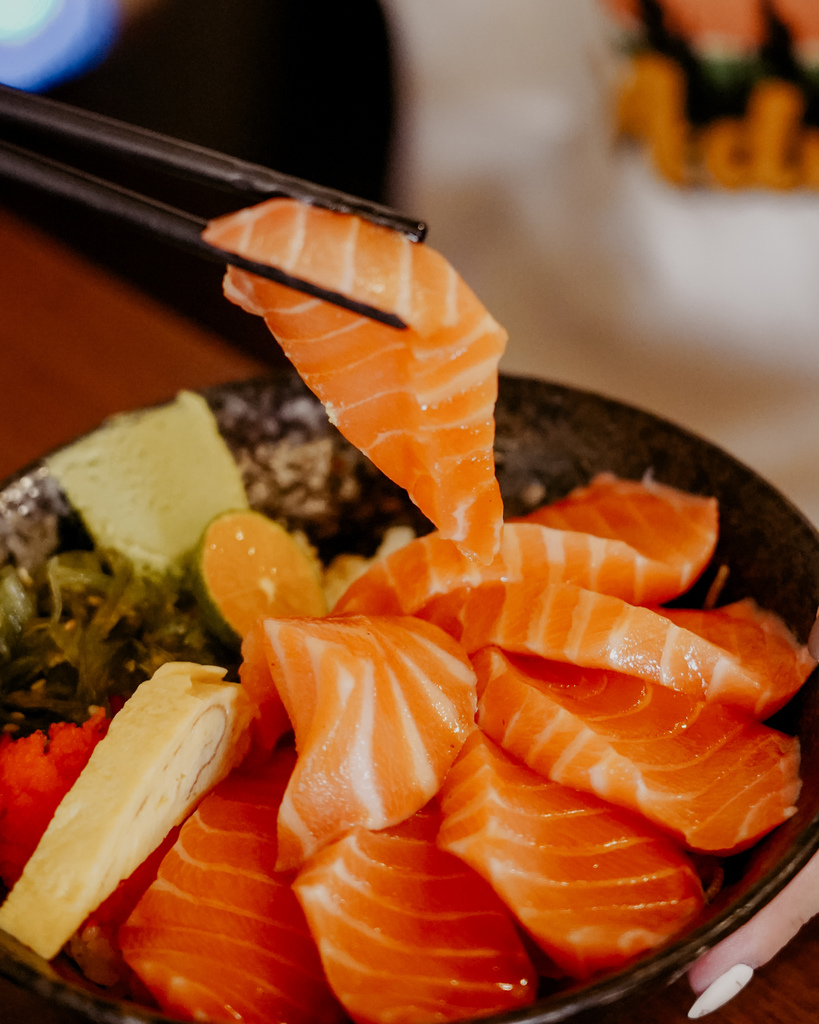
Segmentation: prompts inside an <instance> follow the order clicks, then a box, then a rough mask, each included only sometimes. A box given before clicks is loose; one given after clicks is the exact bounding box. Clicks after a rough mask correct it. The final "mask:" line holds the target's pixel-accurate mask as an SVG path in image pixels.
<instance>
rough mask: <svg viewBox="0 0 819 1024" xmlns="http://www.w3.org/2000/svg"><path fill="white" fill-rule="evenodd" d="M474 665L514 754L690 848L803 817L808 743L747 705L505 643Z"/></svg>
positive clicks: (737, 840)
mask: <svg viewBox="0 0 819 1024" xmlns="http://www.w3.org/2000/svg"><path fill="white" fill-rule="evenodd" d="M473 664H474V667H475V671H476V674H477V676H478V692H479V694H480V700H479V704H478V724H479V725H480V727H481V728H482V729H483V730H484V731H485V732H486V734H487V735H488V736H490V737H491V738H492V739H493V740H494V741H495V742H496V743H498V744H499V745H500V746H501V747H503V748H504V750H506V751H507V752H508V753H510V754H512V755H513V756H515V757H517V758H519V759H520V760H522V761H523V762H525V763H526V764H527V765H528V766H529V767H530V768H532V769H534V770H535V771H538V772H540V773H541V774H543V775H547V776H548V777H549V778H550V779H552V780H554V781H555V782H561V783H563V784H564V785H568V786H573V787H575V788H576V789H582V790H584V791H586V792H592V793H596V794H597V795H598V796H600V797H602V798H604V799H606V800H609V801H611V802H612V803H616V804H619V805H620V806H623V807H630V808H631V809H632V810H635V811H639V812H640V813H642V814H644V815H645V817H647V818H648V819H649V820H650V821H653V822H654V823H655V824H656V825H659V826H660V827H661V828H663V829H664V830H665V831H668V832H670V833H672V834H673V835H674V836H675V837H676V838H677V839H678V840H680V841H681V842H683V843H684V844H685V845H686V846H688V847H689V848H690V849H693V850H699V851H703V852H708V853H715V854H716V853H719V854H728V853H737V852H739V851H740V850H743V849H745V848H747V847H748V846H750V845H751V844H752V843H754V842H756V841H757V840H758V839H759V838H761V837H762V836H763V835H765V834H766V833H767V832H769V831H770V830H771V829H772V828H775V827H776V826H777V825H779V824H781V822H783V821H784V820H785V819H786V818H789V817H790V816H791V815H792V814H793V813H794V812H795V810H796V807H795V803H796V799H797V797H798V795H799V790H800V785H801V783H800V779H799V741H798V740H797V739H796V738H795V737H792V736H785V735H784V734H783V733H781V732H778V731H777V730H775V729H770V728H768V727H767V726H765V725H761V724H760V723H759V722H757V721H756V720H755V719H754V718H752V717H751V716H750V715H748V714H747V713H746V712H744V711H741V710H739V709H738V708H731V707H728V706H727V705H722V704H716V703H713V704H709V703H705V702H703V701H693V700H691V699H690V698H689V697H687V696H686V695H685V694H682V693H677V692H676V691H675V690H671V689H669V688H668V687H665V686H656V685H654V684H653V683H647V682H645V681H644V680H641V679H638V678H637V677H636V676H625V675H622V674H621V673H618V672H603V671H600V670H599V669H581V668H578V667H576V666H574V665H565V664H560V663H558V662H549V661H545V660H543V659H540V658H526V657H519V656H515V655H512V656H506V655H505V654H503V652H502V651H499V650H497V649H496V648H485V649H484V650H482V651H480V652H479V653H478V654H477V655H476V656H475V658H474V660H473Z"/></svg>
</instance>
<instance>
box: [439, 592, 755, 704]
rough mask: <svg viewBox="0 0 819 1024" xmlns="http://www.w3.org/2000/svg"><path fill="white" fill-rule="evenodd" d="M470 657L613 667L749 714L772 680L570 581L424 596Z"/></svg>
mask: <svg viewBox="0 0 819 1024" xmlns="http://www.w3.org/2000/svg"><path fill="white" fill-rule="evenodd" d="M419 614H420V615H422V616H423V617H424V619H427V620H428V621H430V622H435V623H437V624H438V625H439V626H441V628H442V629H445V630H446V631H447V632H448V633H449V634H450V635H451V636H453V637H455V638H456V639H457V640H459V641H460V642H461V644H462V645H463V647H464V648H465V649H466V651H467V652H468V653H469V654H474V653H475V652H476V651H478V650H480V649H481V648H482V647H489V646H494V647H500V648H501V649H502V650H505V651H509V652H511V653H514V654H531V655H536V656H537V657H540V658H548V659H551V660H553V661H563V662H569V663H572V664H576V665H582V666H584V667H585V668H601V669H614V670H615V671H619V672H623V673H625V674H626V675H635V676H639V677H640V678H641V679H645V680H647V681H648V682H653V683H658V684H661V685H663V686H670V687H671V688H672V689H674V690H680V691H681V692H682V693H687V694H688V695H689V696H690V697H692V698H693V699H694V700H709V701H711V700H717V701H721V702H722V703H725V704H735V705H737V706H738V707H743V708H745V709H746V710H748V711H751V712H756V711H757V710H758V709H759V708H762V707H766V706H768V705H769V703H770V701H771V699H772V694H773V688H774V683H775V681H774V680H772V679H771V678H770V677H769V674H768V673H767V672H766V671H759V670H756V668H755V666H745V665H743V664H742V663H741V662H740V660H739V659H738V658H737V657H736V656H735V655H733V654H732V653H730V652H729V651H726V650H724V649H723V648H721V647H719V646H717V644H714V643H712V642H711V641H709V640H706V639H704V638H703V637H701V636H698V635H697V634H696V633H693V632H692V631H691V630H688V629H684V628H683V627H682V626H678V625H676V624H675V623H674V622H672V621H671V620H670V619H669V618H667V617H666V616H665V614H660V612H658V611H655V610H653V609H651V608H644V607H639V606H635V605H631V604H629V603H628V602H627V601H622V600H621V599H620V598H617V597H611V596H609V595H608V594H597V593H594V592H593V591H591V590H586V589H585V588H583V587H577V586H575V585H574V584H571V583H558V584H551V585H547V586H541V584H540V582H539V581H538V580H531V579H526V580H522V581H513V582H508V583H505V582H490V583H486V584H483V585H481V586H478V587H473V588H472V589H469V590H464V591H459V592H453V593H452V594H446V595H443V596H441V597H439V598H435V599H434V600H432V601H430V602H429V604H428V605H427V606H426V608H424V609H422V610H421V612H419Z"/></svg>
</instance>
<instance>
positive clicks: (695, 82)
mask: <svg viewBox="0 0 819 1024" xmlns="http://www.w3.org/2000/svg"><path fill="white" fill-rule="evenodd" d="M601 3H602V5H603V7H604V8H605V9H606V12H607V14H608V16H609V20H610V22H611V25H612V44H613V46H615V47H616V48H617V49H618V51H619V52H620V53H621V54H622V55H623V58H624V59H623V67H622V74H621V77H620V81H619V85H618V92H617V106H616V121H617V129H618V133H619V135H620V136H622V137H624V138H627V139H631V140H633V141H635V142H636V143H637V144H639V145H641V146H643V147H644V148H645V150H646V152H647V154H648V155H649V158H650V159H651V162H652V164H653V166H654V168H655V170H656V172H657V173H658V174H659V175H660V176H662V177H663V178H664V179H666V180H667V181H669V182H671V183H673V184H675V185H680V186H690V185H700V186H706V187H713V188H728V189H738V188H766V189H778V190H787V189H795V188H811V189H816V188H819V3H816V0H601Z"/></svg>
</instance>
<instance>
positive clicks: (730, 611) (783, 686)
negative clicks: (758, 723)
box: [657, 597, 816, 718]
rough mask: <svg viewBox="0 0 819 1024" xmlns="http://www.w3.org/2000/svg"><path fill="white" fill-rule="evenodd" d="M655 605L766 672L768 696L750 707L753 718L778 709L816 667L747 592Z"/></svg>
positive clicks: (804, 648)
mask: <svg viewBox="0 0 819 1024" xmlns="http://www.w3.org/2000/svg"><path fill="white" fill-rule="evenodd" d="M657 611H658V612H659V613H660V614H661V615H664V616H665V617H666V618H667V619H670V620H671V622H673V623H675V624H676V625H678V626H681V627H682V628H683V629H687V630H689V631H690V632H692V633H696V634H697V636H701V637H704V639H706V640H708V641H710V642H711V643H713V644H717V645H718V646H719V647H721V648H722V649H723V650H726V651H728V652H729V653H730V654H732V655H734V656H735V657H736V658H738V659H739V661H740V662H741V663H742V664H743V665H744V666H746V667H747V668H748V669H749V670H750V671H752V672H754V673H755V674H758V675H760V676H762V675H767V676H768V677H769V680H770V685H769V689H768V694H767V697H766V699H765V700H760V702H759V704H758V706H757V707H756V708H755V712H754V713H755V714H756V716H757V718H768V717H769V716H770V715H772V714H773V713H774V712H775V711H778V710H779V708H781V707H782V706H783V705H784V704H786V703H787V702H788V701H789V700H790V699H791V697H792V696H793V695H794V694H795V693H796V692H797V690H799V688H800V687H801V686H802V684H803V683H804V682H805V680H806V679H807V678H808V676H809V675H810V674H811V672H812V671H813V670H814V669H815V668H816V660H815V659H814V658H813V657H811V654H810V652H809V651H808V648H807V645H805V644H800V643H799V642H798V640H797V639H796V637H795V636H794V635H793V633H791V631H790V630H789V629H788V627H787V626H786V625H785V623H784V622H783V621H782V619H781V618H780V617H779V616H778V615H777V614H776V613H775V612H770V611H767V610H765V609H764V608H760V607H759V605H758V604H757V603H756V602H755V601H754V600H752V599H751V598H747V597H746V598H744V599H743V600H741V601H735V602H733V604H727V605H723V606H722V607H721V608H712V609H706V610H700V609H697V608H658V609H657Z"/></svg>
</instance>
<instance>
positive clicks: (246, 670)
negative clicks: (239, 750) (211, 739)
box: [239, 619, 291, 761]
mask: <svg viewBox="0 0 819 1024" xmlns="http://www.w3.org/2000/svg"><path fill="white" fill-rule="evenodd" d="M270 661H271V654H270V643H269V641H268V638H267V630H266V629H265V628H264V622H263V621H262V620H261V619H260V620H259V621H258V622H257V623H256V624H255V625H254V626H251V628H250V629H249V630H248V632H247V633H246V635H245V638H244V639H243V640H242V662H241V664H240V665H239V679H240V681H241V683H242V687H243V688H244V690H245V691H246V693H247V695H248V697H249V698H250V701H251V703H252V705H253V708H254V715H253V720H252V721H251V723H250V736H251V746H250V752H249V753H248V755H247V758H246V759H245V760H246V761H247V760H250V761H254V760H255V759H256V758H261V760H262V761H264V760H266V759H267V757H268V756H269V755H270V753H271V751H272V750H273V749H274V747H275V746H276V744H277V743H278V742H279V740H280V739H281V738H282V736H284V735H285V734H286V733H289V732H290V729H291V725H290V719H289V718H288V715H287V709H286V708H285V706H284V703H283V701H282V699H281V697H280V696H279V691H278V690H277V689H276V686H275V684H274V682H273V675H272V673H271V671H270Z"/></svg>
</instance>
